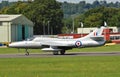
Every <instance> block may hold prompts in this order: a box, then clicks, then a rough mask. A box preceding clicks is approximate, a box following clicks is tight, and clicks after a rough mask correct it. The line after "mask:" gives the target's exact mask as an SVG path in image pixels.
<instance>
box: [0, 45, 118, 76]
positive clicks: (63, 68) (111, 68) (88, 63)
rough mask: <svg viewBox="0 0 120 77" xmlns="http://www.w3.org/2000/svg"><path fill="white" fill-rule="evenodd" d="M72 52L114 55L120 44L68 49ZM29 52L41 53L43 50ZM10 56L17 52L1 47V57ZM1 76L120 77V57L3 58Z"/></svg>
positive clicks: (0, 67)
mask: <svg viewBox="0 0 120 77" xmlns="http://www.w3.org/2000/svg"><path fill="white" fill-rule="evenodd" d="M21 51H22V52H21V53H23V52H24V51H23V50H21ZM72 51H75V52H76V51H79V52H103V51H106V52H111V51H112V52H113V51H120V45H115V46H102V47H97V48H81V49H77V48H75V49H73V50H69V52H72ZM30 52H31V53H38V52H40V53H41V51H40V49H37V50H36V49H35V50H30ZM8 53H18V52H17V49H13V48H0V54H8ZM0 77H120V56H74V57H70V56H69V57H68V56H64V57H43V58H42V57H40V58H0Z"/></svg>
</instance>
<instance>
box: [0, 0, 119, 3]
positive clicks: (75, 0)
mask: <svg viewBox="0 0 120 77" xmlns="http://www.w3.org/2000/svg"><path fill="white" fill-rule="evenodd" d="M1 1H2V0H0V2H1ZM3 1H10V2H11V1H18V0H3ZM23 1H25V0H23ZM57 1H59V2H64V1H67V2H71V3H79V2H80V1H86V2H87V3H92V2H93V1H95V0H57ZM98 1H103V0H98ZM106 1H107V2H108V3H109V2H114V3H115V2H116V1H119V2H120V0H106Z"/></svg>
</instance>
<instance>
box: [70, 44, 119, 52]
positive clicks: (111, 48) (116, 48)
mask: <svg viewBox="0 0 120 77" xmlns="http://www.w3.org/2000/svg"><path fill="white" fill-rule="evenodd" d="M69 51H75V52H76V51H78V52H114V51H120V45H119V44H118V45H111V46H100V47H89V48H75V49H73V50H69Z"/></svg>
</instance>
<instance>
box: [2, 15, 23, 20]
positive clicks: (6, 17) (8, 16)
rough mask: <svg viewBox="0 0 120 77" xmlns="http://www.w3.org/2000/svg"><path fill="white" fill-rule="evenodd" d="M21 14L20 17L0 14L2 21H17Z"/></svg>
mask: <svg viewBox="0 0 120 77" xmlns="http://www.w3.org/2000/svg"><path fill="white" fill-rule="evenodd" d="M20 16H21V14H19V15H6V14H0V21H12V20H14V19H16V18H17V17H20Z"/></svg>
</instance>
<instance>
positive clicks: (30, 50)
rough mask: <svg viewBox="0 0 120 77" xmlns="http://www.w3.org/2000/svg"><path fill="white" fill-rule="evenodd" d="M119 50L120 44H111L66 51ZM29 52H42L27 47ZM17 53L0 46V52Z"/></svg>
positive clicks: (22, 50)
mask: <svg viewBox="0 0 120 77" xmlns="http://www.w3.org/2000/svg"><path fill="white" fill-rule="evenodd" d="M113 51H120V45H113V46H101V47H90V48H74V49H72V50H68V51H67V52H113ZM29 52H30V53H42V52H43V51H41V49H29ZM8 53H18V49H15V48H0V54H8ZM19 53H25V50H24V49H20V52H19Z"/></svg>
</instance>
